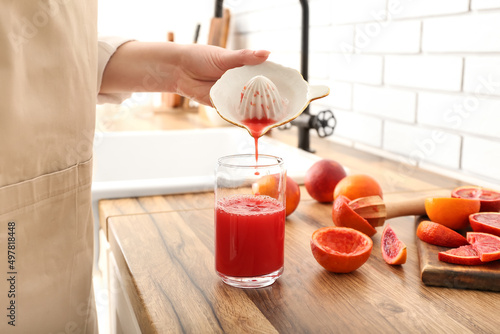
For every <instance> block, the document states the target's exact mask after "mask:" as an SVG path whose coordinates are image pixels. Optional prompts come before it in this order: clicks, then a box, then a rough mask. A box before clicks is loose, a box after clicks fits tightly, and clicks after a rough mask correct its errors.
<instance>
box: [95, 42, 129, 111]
mask: <svg viewBox="0 0 500 334" xmlns="http://www.w3.org/2000/svg"><path fill="white" fill-rule="evenodd" d="M129 41H132V39H126V38H122V37H116V36H99V41H98V43H99V44H98V61H97V92H99V90H100V89H101V82H102V75H103V73H104V69H105V68H106V65H107V64H108V61H109V59H110V58H111V56H112V55H113V54H114V53H115V51H116V49H118V47H119V46H120V45H122V44H124V43H126V42H129ZM131 95H132V94H131V93H113V94H99V93H98V94H97V103H98V104H103V103H114V104H120V103H122V102H123V101H124V100H126V99H128V98H129V97H130V96H131Z"/></svg>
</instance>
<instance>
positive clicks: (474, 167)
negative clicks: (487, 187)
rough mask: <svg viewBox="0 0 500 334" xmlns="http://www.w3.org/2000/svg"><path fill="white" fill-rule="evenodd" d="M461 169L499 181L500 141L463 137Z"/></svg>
mask: <svg viewBox="0 0 500 334" xmlns="http://www.w3.org/2000/svg"><path fill="white" fill-rule="evenodd" d="M462 168H463V169H464V170H465V171H467V172H470V173H473V174H477V175H480V176H483V177H486V178H489V179H494V180H499V179H500V141H491V140H487V139H485V138H479V137H469V136H465V137H464V147H463V156H462Z"/></svg>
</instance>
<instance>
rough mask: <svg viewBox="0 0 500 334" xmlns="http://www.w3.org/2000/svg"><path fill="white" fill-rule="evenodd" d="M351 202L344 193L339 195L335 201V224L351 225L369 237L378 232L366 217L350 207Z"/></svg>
mask: <svg viewBox="0 0 500 334" xmlns="http://www.w3.org/2000/svg"><path fill="white" fill-rule="evenodd" d="M349 202H350V200H349V199H348V198H347V197H345V196H343V195H340V196H339V197H337V198H336V199H335V201H334V202H333V208H332V219H333V223H334V224H335V226H339V227H350V228H353V229H355V230H358V231H361V232H363V233H364V234H366V235H367V236H369V237H371V236H372V235H374V234H375V233H377V230H376V229H374V228H373V226H371V225H370V223H369V222H368V221H367V220H366V219H364V218H363V217H361V216H360V215H358V214H357V213H356V212H354V210H353V209H351V208H350V207H349Z"/></svg>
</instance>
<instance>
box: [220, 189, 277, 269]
mask: <svg viewBox="0 0 500 334" xmlns="http://www.w3.org/2000/svg"><path fill="white" fill-rule="evenodd" d="M285 217H286V216H285V207H284V206H283V204H282V203H281V202H279V201H278V200H276V199H274V198H272V197H269V196H256V195H233V196H229V197H224V198H222V199H220V200H219V201H218V202H217V203H216V208H215V269H216V270H217V272H218V273H219V275H221V276H230V277H247V278H248V277H257V276H263V275H268V274H271V273H276V274H277V272H278V271H279V275H280V274H281V271H282V268H283V263H284V240H285Z"/></svg>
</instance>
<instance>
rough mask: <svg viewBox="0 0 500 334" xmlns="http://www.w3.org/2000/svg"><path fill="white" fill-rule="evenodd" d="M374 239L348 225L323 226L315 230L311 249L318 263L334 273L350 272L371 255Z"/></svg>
mask: <svg viewBox="0 0 500 334" xmlns="http://www.w3.org/2000/svg"><path fill="white" fill-rule="evenodd" d="M372 248H373V241H372V239H370V237H369V236H367V235H366V234H364V233H361V232H359V231H357V230H354V229H352V228H347V227H333V226H330V227H322V228H320V229H319V230H316V231H314V233H313V235H312V238H311V251H312V253H313V256H314V258H315V259H316V261H318V263H319V264H320V265H321V266H322V267H323V268H325V269H326V270H328V271H331V272H334V273H349V272H351V271H354V270H356V269H358V268H359V267H361V266H362V265H363V264H364V263H365V262H366V261H367V260H368V258H369V257H370V254H371V251H372Z"/></svg>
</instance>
